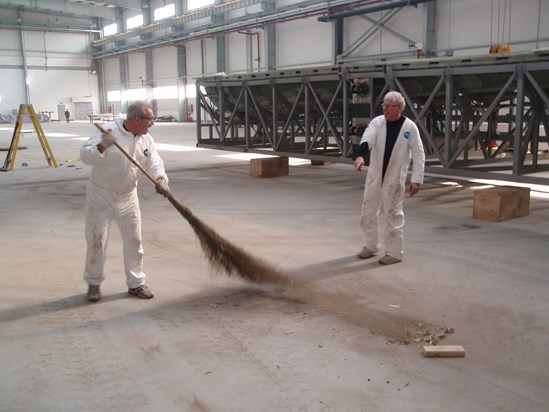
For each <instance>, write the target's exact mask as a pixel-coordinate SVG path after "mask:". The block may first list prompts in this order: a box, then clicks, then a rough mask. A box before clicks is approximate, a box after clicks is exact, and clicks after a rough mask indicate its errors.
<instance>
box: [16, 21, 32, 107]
mask: <svg viewBox="0 0 549 412" xmlns="http://www.w3.org/2000/svg"><path fill="white" fill-rule="evenodd" d="M18 13H20V11H18ZM19 37H20V39H21V58H22V59H23V82H24V84H25V99H26V101H25V104H31V98H30V91H29V69H28V66H27V44H26V43H25V32H24V31H23V30H19Z"/></svg>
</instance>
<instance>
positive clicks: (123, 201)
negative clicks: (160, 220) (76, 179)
mask: <svg viewBox="0 0 549 412" xmlns="http://www.w3.org/2000/svg"><path fill="white" fill-rule="evenodd" d="M123 122H124V120H123V119H115V120H114V121H113V122H109V123H105V124H104V125H103V128H104V129H105V130H110V131H111V133H112V134H113V135H114V136H115V137H116V139H117V143H118V144H119V145H120V146H121V147H122V148H124V149H125V150H126V151H127V152H128V153H129V154H130V155H132V156H133V157H134V158H135V159H136V160H137V161H138V162H139V163H140V164H141V165H142V166H143V167H144V168H145V170H147V171H148V172H149V173H150V174H151V175H152V176H153V177H154V178H155V179H157V178H159V177H163V178H164V179H165V180H166V182H168V176H167V175H166V171H165V169H164V162H163V160H162V158H161V157H160V156H159V155H158V153H157V151H156V149H155V146H154V140H153V138H152V137H151V135H150V134H148V133H147V134H145V135H136V136H134V135H133V133H130V132H128V131H127V130H125V129H124V127H123ZM99 142H101V134H100V133H98V134H96V135H94V136H92V137H91V138H90V139H89V140H88V141H87V142H86V143H85V144H84V145H83V146H82V148H81V149H80V157H81V158H82V161H83V162H84V163H85V164H87V165H91V166H93V167H92V170H91V173H90V181H89V183H88V187H87V191H86V243H87V252H86V267H85V269H84V280H85V281H86V282H87V283H88V284H89V285H100V284H101V282H102V281H103V280H104V279H105V272H104V266H105V260H106V257H107V254H106V252H107V243H108V239H109V229H110V226H111V223H112V221H113V220H114V221H115V222H116V224H117V226H118V229H119V230H120V234H121V236H122V241H123V252H124V269H125V272H126V284H127V286H128V288H137V287H139V286H141V285H143V284H145V278H146V275H145V273H143V269H142V268H143V245H142V243H141V210H140V208H139V198H138V196H137V180H138V177H139V175H140V174H141V171H140V170H139V169H138V168H137V167H136V166H135V165H133V164H132V163H131V162H130V161H129V160H128V159H127V158H126V156H124V154H123V153H122V152H121V151H120V150H119V149H118V148H117V147H115V146H114V145H113V146H111V147H109V148H108V149H107V150H106V151H105V152H104V153H100V152H99V149H98V148H97V144H98V143H99Z"/></svg>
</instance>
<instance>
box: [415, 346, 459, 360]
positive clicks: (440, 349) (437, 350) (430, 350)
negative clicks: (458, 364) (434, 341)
mask: <svg viewBox="0 0 549 412" xmlns="http://www.w3.org/2000/svg"><path fill="white" fill-rule="evenodd" d="M423 351H424V353H425V356H426V357H428V358H463V357H464V356H465V348H464V347H463V346H461V345H434V346H424V347H423Z"/></svg>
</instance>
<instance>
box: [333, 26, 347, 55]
mask: <svg viewBox="0 0 549 412" xmlns="http://www.w3.org/2000/svg"><path fill="white" fill-rule="evenodd" d="M344 27H345V20H344V19H342V18H341V19H335V20H334V23H333V33H334V35H333V46H332V52H333V55H332V64H337V62H338V61H339V58H340V56H341V55H342V54H343V39H344V30H343V29H344Z"/></svg>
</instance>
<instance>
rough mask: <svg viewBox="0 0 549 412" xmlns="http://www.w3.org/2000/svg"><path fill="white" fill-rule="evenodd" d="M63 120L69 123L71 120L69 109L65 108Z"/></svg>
mask: <svg viewBox="0 0 549 412" xmlns="http://www.w3.org/2000/svg"><path fill="white" fill-rule="evenodd" d="M65 121H66V122H67V123H69V122H70V121H71V112H70V111H69V109H65Z"/></svg>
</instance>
